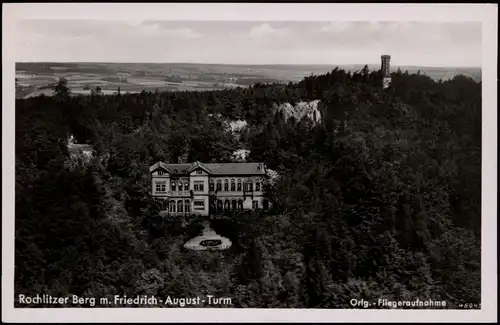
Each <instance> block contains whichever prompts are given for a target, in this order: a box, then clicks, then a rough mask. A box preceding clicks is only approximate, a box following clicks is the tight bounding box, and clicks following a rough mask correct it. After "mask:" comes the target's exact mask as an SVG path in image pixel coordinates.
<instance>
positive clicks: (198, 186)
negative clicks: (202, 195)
mask: <svg viewBox="0 0 500 325" xmlns="http://www.w3.org/2000/svg"><path fill="white" fill-rule="evenodd" d="M193 186H194V190H195V191H196V192H203V191H204V189H205V186H204V184H203V181H195V182H194V185H193Z"/></svg>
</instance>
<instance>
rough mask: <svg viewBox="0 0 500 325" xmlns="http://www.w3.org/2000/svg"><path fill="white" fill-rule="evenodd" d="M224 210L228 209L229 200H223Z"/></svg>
mask: <svg viewBox="0 0 500 325" xmlns="http://www.w3.org/2000/svg"><path fill="white" fill-rule="evenodd" d="M224 210H226V211H228V210H229V200H226V201H225V202H224Z"/></svg>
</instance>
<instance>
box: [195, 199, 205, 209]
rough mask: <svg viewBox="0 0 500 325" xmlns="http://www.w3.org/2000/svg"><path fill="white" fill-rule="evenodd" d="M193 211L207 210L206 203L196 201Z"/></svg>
mask: <svg viewBox="0 0 500 325" xmlns="http://www.w3.org/2000/svg"><path fill="white" fill-rule="evenodd" d="M193 210H205V201H203V200H195V201H194V203H193Z"/></svg>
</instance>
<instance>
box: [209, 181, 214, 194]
mask: <svg viewBox="0 0 500 325" xmlns="http://www.w3.org/2000/svg"><path fill="white" fill-rule="evenodd" d="M213 191H215V183H214V181H213V180H210V192H213Z"/></svg>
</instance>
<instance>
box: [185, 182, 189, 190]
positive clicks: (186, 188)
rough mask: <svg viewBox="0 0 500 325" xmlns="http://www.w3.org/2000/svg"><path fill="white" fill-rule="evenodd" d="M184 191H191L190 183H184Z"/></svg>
mask: <svg viewBox="0 0 500 325" xmlns="http://www.w3.org/2000/svg"><path fill="white" fill-rule="evenodd" d="M184 191H189V183H184Z"/></svg>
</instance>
